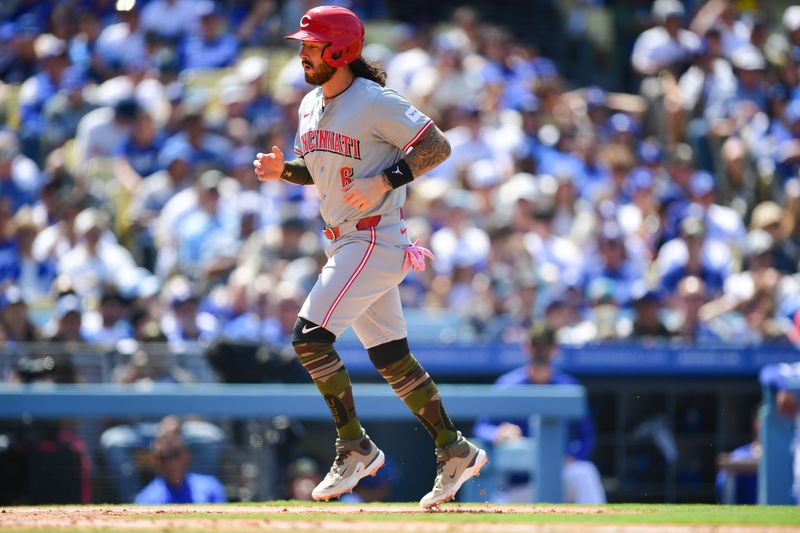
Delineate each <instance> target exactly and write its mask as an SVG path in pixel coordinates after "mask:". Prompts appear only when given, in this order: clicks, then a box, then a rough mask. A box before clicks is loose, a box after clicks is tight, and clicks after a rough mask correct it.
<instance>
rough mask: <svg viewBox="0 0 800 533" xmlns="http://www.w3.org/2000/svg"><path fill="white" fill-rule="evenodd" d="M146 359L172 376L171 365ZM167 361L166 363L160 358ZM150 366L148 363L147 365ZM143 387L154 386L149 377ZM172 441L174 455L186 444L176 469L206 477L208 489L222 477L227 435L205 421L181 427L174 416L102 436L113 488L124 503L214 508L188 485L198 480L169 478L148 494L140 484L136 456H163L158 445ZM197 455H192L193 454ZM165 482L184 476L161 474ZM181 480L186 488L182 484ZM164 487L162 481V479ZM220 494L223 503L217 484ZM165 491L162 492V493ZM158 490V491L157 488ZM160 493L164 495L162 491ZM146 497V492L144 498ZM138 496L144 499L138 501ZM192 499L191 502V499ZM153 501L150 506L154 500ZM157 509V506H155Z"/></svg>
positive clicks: (114, 429)
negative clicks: (219, 473) (153, 452)
mask: <svg viewBox="0 0 800 533" xmlns="http://www.w3.org/2000/svg"><path fill="white" fill-rule="evenodd" d="M140 354H141V355H136V356H135V357H140V358H142V357H141V356H142V355H143V356H144V357H143V359H145V360H146V361H147V360H149V362H150V364H153V363H155V364H158V365H159V366H161V367H162V368H163V369H164V370H167V371H169V369H170V365H161V364H160V363H159V362H158V361H156V360H155V358H153V357H149V355H150V354H147V353H146V352H140ZM158 359H162V358H160V357H159V358H158ZM146 364H147V363H146ZM141 381H142V382H147V381H150V380H149V378H147V377H144V378H142V380H141ZM164 438H168V440H169V442H170V446H169V447H164V448H163V449H164V450H167V449H169V450H172V449H173V448H172V445H173V444H174V443H177V442H180V445H179V447H180V449H181V452H180V453H181V454H182V455H181V457H180V461H179V462H180V465H178V464H175V465H172V466H175V467H176V468H177V466H181V471H184V472H185V469H187V468H191V470H192V471H194V472H197V473H198V474H202V475H201V476H200V477H201V478H203V479H201V485H204V486H207V485H208V484H206V483H204V482H205V481H207V480H206V479H205V478H206V477H207V476H213V475H216V473H217V471H218V468H219V458H220V453H221V451H222V444H223V442H224V440H225V435H224V433H223V432H222V430H221V429H220V428H219V427H217V426H215V425H213V424H211V423H209V422H206V421H204V420H196V419H190V420H185V421H181V420H179V419H177V418H176V417H174V416H169V417H165V418H163V419H162V420H161V421H141V422H134V423H129V424H122V425H118V426H114V427H111V428H109V429H107V430H105V431H104V432H103V434H102V435H101V436H100V449H101V451H102V453H103V457H104V458H105V461H106V465H107V474H108V475H109V477H110V479H111V482H112V485H113V487H114V489H115V491H116V493H117V497H118V499H119V501H123V502H133V501H134V500H135V499H137V498H141V500H137V501H141V502H142V503H145V501H144V499H145V498H150V497H155V496H159V495H160V496H164V497H165V498H167V499H166V500H160V501H161V503H188V502H190V501H191V498H197V499H198V501H199V502H204V503H211V502H213V501H224V500H219V499H218V500H213V499H211V498H210V495H209V493H208V492H207V491H203V490H200V491H198V492H197V493H196V494H194V495H193V494H192V490H193V489H192V487H194V488H198V486H197V485H194V484H192V483H190V484H189V486H187V485H186V482H187V479H189V478H191V477H192V474H189V475H188V477H184V476H178V479H176V480H175V482H173V483H172V485H170V484H169V482H167V481H166V480H164V479H163V478H162V479H160V481H159V482H158V483H153V484H151V485H148V487H150V488H149V489H147V490H142V489H141V487H142V485H141V483H140V474H141V472H140V471H139V469H138V468H137V464H136V460H135V452H136V451H137V450H148V449H151V450H152V449H157V450H161V449H162V447H161V445H158V446H157V445H155V444H154V443H155V442H158V441H159V439H164ZM189 452H191V453H189ZM175 459H178V458H177V457H172V456H171V455H170V457H169V458H168V459H167V462H166V463H163V464H162V463H159V465H157V466H159V468H161V467H162V466H163V465H164V464H170V465H171V463H170V461H173V460H175ZM160 473H163V474H164V475H165V476H167V477H169V478H170V479H172V478H174V477H175V474H179V473H180V471H178V470H172V469H170V470H168V471H167V470H160ZM178 480H180V482H178ZM157 481H158V478H157ZM213 485H214V487H217V488H218V489H219V490H217V489H215V490H214V491H213V492H214V493H215V494H217V495H218V496H220V497H224V491H222V490H221V487H218V484H216V483H213ZM159 486H160V489H159V488H158V487H159ZM154 487H155V488H154ZM156 489H158V490H156ZM140 491H141V492H140ZM137 494H139V496H138V497H137ZM187 498H188V499H187ZM148 501H149V500H148ZM152 503H156V501H152Z"/></svg>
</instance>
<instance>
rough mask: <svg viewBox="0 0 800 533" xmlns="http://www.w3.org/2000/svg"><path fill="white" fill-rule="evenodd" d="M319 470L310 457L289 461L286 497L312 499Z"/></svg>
mask: <svg viewBox="0 0 800 533" xmlns="http://www.w3.org/2000/svg"><path fill="white" fill-rule="evenodd" d="M384 466H385V465H384ZM320 470H321V469H320V467H319V463H318V462H317V461H316V460H315V459H312V458H311V457H305V456H303V457H300V458H298V459H295V460H294V461H292V462H291V463H289V465H288V466H287V467H286V489H285V492H286V497H287V498H288V499H290V500H299V501H308V502H310V501H313V498H312V497H311V491H312V490H314V487H316V486H317V485H318V484H319V482H320V481H322V473H321V472H320ZM381 470H383V469H381ZM378 472H380V470H379V471H378Z"/></svg>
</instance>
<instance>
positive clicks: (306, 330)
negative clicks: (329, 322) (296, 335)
mask: <svg viewBox="0 0 800 533" xmlns="http://www.w3.org/2000/svg"><path fill="white" fill-rule="evenodd" d="M321 327H322V326H314V327H313V328H308V327H307V326H303V329H302V330H301V331H302V332H303V333H308V332H309V331H314V330H315V329H317V328H321ZM306 328H308V329H306Z"/></svg>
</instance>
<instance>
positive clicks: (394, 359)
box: [368, 339, 458, 446]
mask: <svg viewBox="0 0 800 533" xmlns="http://www.w3.org/2000/svg"><path fill="white" fill-rule="evenodd" d="M368 351H369V356H370V359H371V360H372V363H373V364H374V365H375V368H377V369H378V372H379V373H380V375H381V377H383V379H385V380H386V382H387V383H389V385H391V387H392V389H393V390H394V392H395V394H397V396H398V397H399V398H400V399H401V400H403V403H405V404H406V405H407V406H408V408H409V409H411V412H412V413H414V415H415V416H416V417H417V419H418V420H419V421H420V423H421V424H422V425H423V426H425V429H427V430H428V433H430V434H431V437H433V440H434V441H436V446H446V445H448V444H451V443H453V442H455V440H456V438H457V437H458V435H457V433H456V428H455V426H454V425H453V422H452V421H451V420H450V417H449V416H447V413H446V412H445V410H444V407H443V406H442V400H441V398H440V397H439V391H438V389H437V388H436V384H435V383H434V382H433V379H431V377H430V376H429V375H428V373H427V372H426V371H425V369H424V368H422V366H420V364H419V362H417V360H416V359H415V358H414V356H413V355H411V352H410V351H408V344H407V342H406V340H405V339H401V340H400V341H392V342H390V343H387V344H382V345H380V346H377V347H375V348H371V349H370V350H368Z"/></svg>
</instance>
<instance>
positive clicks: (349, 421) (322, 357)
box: [294, 343, 364, 440]
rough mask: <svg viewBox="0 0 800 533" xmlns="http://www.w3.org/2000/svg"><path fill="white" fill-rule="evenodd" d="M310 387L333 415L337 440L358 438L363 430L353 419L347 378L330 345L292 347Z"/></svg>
mask: <svg viewBox="0 0 800 533" xmlns="http://www.w3.org/2000/svg"><path fill="white" fill-rule="evenodd" d="M294 349H295V351H296V352H297V356H298V357H299V358H300V362H301V363H302V364H303V366H304V367H305V369H306V370H307V371H308V374H309V375H310V376H311V379H312V380H314V384H315V385H316V386H317V389H319V392H321V393H322V396H323V398H325V403H327V404H328V408H329V409H330V410H331V415H333V422H334V423H335V424H336V433H337V434H338V435H339V438H341V439H346V440H351V439H357V438H359V437H360V436H361V435H362V434H363V432H364V430H363V429H362V428H361V423H360V422H359V421H358V417H357V416H356V404H355V401H354V400H353V387H352V384H351V383H350V375H349V374H348V373H347V369H346V368H345V367H344V363H343V362H342V360H341V358H340V357H339V354H338V353H336V350H335V349H334V347H333V345H332V344H311V343H300V344H296V345H295V346H294Z"/></svg>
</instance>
